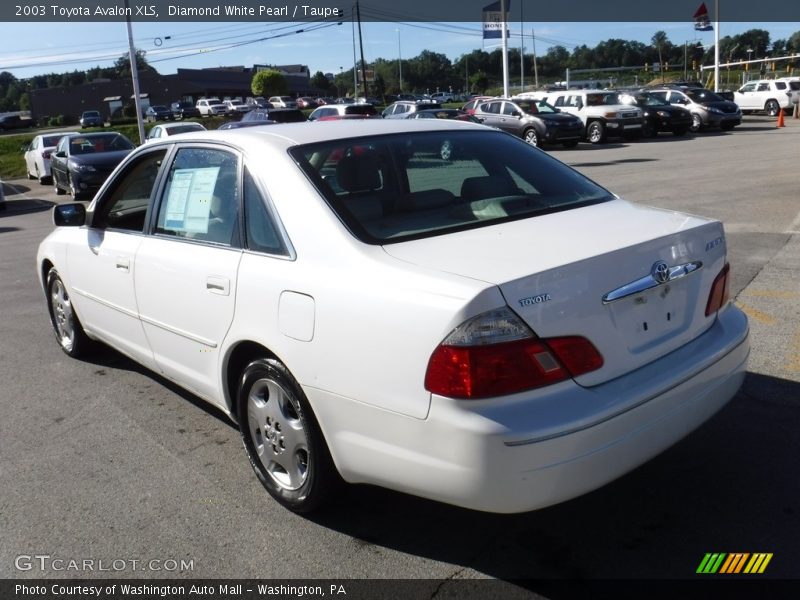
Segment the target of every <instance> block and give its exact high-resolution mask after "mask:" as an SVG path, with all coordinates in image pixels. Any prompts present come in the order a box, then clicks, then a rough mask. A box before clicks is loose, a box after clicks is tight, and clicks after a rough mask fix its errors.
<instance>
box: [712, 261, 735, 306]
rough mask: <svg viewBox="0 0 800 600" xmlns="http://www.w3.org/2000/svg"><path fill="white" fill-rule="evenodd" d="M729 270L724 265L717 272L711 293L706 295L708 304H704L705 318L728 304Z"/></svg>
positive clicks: (726, 265) (729, 267) (727, 266)
mask: <svg viewBox="0 0 800 600" xmlns="http://www.w3.org/2000/svg"><path fill="white" fill-rule="evenodd" d="M730 270H731V266H730V265H729V264H728V263H725V266H724V267H722V270H721V271H720V272H719V274H718V275H717V277H716V279H714V283H713V285H712V286H711V293H710V294H709V295H708V303H707V304H706V316H707V317H708V316H711V315H712V314H713V313H715V312H717V311H718V310H719V309H720V308H722V307H723V306H725V304H726V303H727V302H728V297H729V295H730V282H731V278H730Z"/></svg>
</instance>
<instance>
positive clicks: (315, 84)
mask: <svg viewBox="0 0 800 600" xmlns="http://www.w3.org/2000/svg"><path fill="white" fill-rule="evenodd" d="M311 87H312V88H313V89H315V90H319V91H320V92H327V91H328V90H329V89H330V87H331V82H330V81H328V78H327V77H325V73H323V72H322V71H317V72H316V73H314V76H313V77H312V78H311Z"/></svg>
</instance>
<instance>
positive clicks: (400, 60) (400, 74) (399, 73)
mask: <svg viewBox="0 0 800 600" xmlns="http://www.w3.org/2000/svg"><path fill="white" fill-rule="evenodd" d="M397 79H398V81H399V82H400V93H401V94H402V93H403V53H402V52H401V51H400V28H399V27H398V28H397Z"/></svg>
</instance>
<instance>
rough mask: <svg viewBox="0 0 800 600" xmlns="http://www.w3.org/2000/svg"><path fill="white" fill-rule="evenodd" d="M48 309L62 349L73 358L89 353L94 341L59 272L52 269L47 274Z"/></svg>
mask: <svg viewBox="0 0 800 600" xmlns="http://www.w3.org/2000/svg"><path fill="white" fill-rule="evenodd" d="M47 307H48V308H49V310H50V322H51V323H52V324H53V331H54V332H55V334H56V340H57V341H58V345H59V346H61V349H62V350H63V351H64V352H65V353H66V354H67V355H69V356H71V357H72V358H78V357H79V356H83V355H85V354H87V353H88V352H89V350H90V349H91V345H92V341H91V340H90V339H89V338H88V337H87V335H86V333H85V332H84V331H83V326H82V325H81V322H80V321H79V320H78V315H76V314H75V310H74V309H73V308H72V301H71V300H70V298H69V294H68V293H67V287H66V286H65V285H64V282H63V281H61V277H59V276H58V271H56V270H55V269H50V272H49V273H48V274H47Z"/></svg>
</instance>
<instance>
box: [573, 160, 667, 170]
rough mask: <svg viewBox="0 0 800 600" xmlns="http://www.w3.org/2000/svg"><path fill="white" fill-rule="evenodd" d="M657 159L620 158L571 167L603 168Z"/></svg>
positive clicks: (576, 164) (577, 164) (574, 164)
mask: <svg viewBox="0 0 800 600" xmlns="http://www.w3.org/2000/svg"><path fill="white" fill-rule="evenodd" d="M656 161H658V159H657V158H621V159H619V160H609V161H603V162H585V163H572V164H571V165H570V166H571V167H576V168H577V167H604V166H606V165H623V164H628V163H643V162H656Z"/></svg>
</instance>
